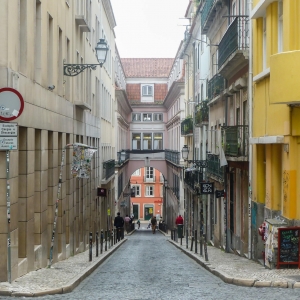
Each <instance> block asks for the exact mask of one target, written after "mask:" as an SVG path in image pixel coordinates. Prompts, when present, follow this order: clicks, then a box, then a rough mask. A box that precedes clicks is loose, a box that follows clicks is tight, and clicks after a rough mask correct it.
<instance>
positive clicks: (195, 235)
mask: <svg viewBox="0 0 300 300" xmlns="http://www.w3.org/2000/svg"><path fill="white" fill-rule="evenodd" d="M194 237H195V253H197V252H198V249H197V248H198V247H197V246H198V245H197V230H195V234H194Z"/></svg>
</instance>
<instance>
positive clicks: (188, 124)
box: [181, 117, 193, 135]
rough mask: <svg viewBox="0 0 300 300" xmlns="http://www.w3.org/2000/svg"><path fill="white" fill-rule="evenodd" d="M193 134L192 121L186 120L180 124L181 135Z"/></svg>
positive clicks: (190, 119)
mask: <svg viewBox="0 0 300 300" xmlns="http://www.w3.org/2000/svg"><path fill="white" fill-rule="evenodd" d="M192 134H193V119H192V118H191V117H190V118H186V119H185V120H183V121H182V122H181V135H192Z"/></svg>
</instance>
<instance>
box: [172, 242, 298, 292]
mask: <svg viewBox="0 0 300 300" xmlns="http://www.w3.org/2000/svg"><path fill="white" fill-rule="evenodd" d="M169 242H170V243H172V244H173V245H175V246H176V247H177V248H179V249H180V250H181V251H183V252H184V253H185V254H187V255H188V256H189V257H191V258H192V259H194V260H195V261H196V262H198V263H199V264H200V265H201V266H202V267H204V268H205V269H207V270H208V271H210V272H211V273H213V274H214V275H216V276H218V277H220V278H221V279H222V280H223V281H224V282H226V283H230V284H236V285H240V286H247V287H252V286H254V287H280V288H300V269H278V270H277V269H272V270H270V269H268V268H265V267H264V266H262V265H261V264H259V263H257V262H254V261H253V260H249V259H247V258H244V257H241V256H238V255H235V254H232V253H225V252H224V251H222V250H221V249H218V248H216V247H213V246H207V253H208V261H205V258H204V251H203V256H200V254H199V253H200V246H199V243H198V246H197V248H198V249H197V250H198V251H197V252H198V253H195V247H194V248H193V251H191V250H190V249H191V241H190V240H189V241H188V243H189V244H188V247H189V248H188V249H187V248H186V239H185V238H183V239H182V245H181V241H180V239H178V241H173V240H171V238H170V239H169Z"/></svg>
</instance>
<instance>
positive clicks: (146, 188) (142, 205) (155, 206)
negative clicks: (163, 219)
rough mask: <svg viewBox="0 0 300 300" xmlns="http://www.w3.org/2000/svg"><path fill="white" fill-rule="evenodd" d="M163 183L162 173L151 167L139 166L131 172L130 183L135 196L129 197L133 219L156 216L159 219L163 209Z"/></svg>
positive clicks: (146, 218)
mask: <svg viewBox="0 0 300 300" xmlns="http://www.w3.org/2000/svg"><path fill="white" fill-rule="evenodd" d="M163 183H164V178H163V176H162V174H161V173H160V172H159V171H158V170H157V169H155V168H153V167H144V168H140V169H138V170H136V171H135V172H134V173H133V174H132V176H131V178H130V185H131V188H132V189H133V188H134V191H135V194H134V195H135V197H131V213H132V214H134V218H135V219H140V220H149V219H151V218H152V216H156V217H157V219H158V221H159V218H160V216H162V209H163Z"/></svg>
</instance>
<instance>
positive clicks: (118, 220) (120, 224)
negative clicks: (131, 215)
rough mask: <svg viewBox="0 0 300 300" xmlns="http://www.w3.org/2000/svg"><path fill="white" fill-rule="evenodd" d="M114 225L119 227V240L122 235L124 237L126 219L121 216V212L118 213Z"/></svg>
mask: <svg viewBox="0 0 300 300" xmlns="http://www.w3.org/2000/svg"><path fill="white" fill-rule="evenodd" d="M114 226H115V227H116V229H117V240H118V241H119V240H120V238H121V236H122V238H123V226H124V220H123V218H122V217H121V216H120V213H119V212H118V213H117V216H116V217H115V220H114Z"/></svg>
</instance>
